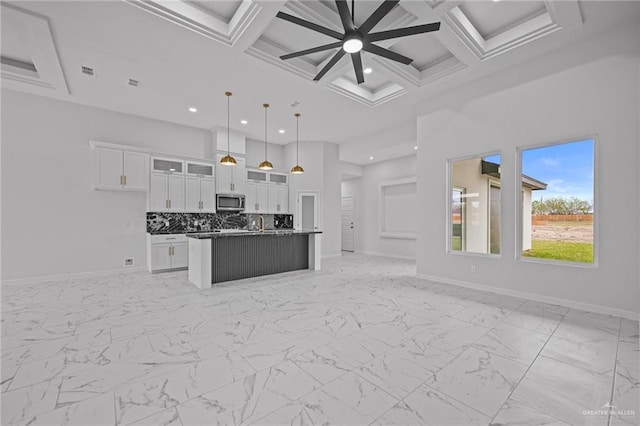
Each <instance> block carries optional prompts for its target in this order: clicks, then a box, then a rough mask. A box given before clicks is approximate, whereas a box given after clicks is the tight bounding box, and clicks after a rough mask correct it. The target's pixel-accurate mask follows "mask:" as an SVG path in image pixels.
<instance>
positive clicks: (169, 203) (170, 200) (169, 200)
mask: <svg viewBox="0 0 640 426" xmlns="http://www.w3.org/2000/svg"><path fill="white" fill-rule="evenodd" d="M169 208H171V200H169Z"/></svg>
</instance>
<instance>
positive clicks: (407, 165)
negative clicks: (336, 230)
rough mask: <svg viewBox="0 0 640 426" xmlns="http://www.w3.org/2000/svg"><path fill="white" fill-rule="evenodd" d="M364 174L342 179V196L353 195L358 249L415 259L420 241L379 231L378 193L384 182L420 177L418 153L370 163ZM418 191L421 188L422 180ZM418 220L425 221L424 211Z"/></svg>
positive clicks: (356, 245)
mask: <svg viewBox="0 0 640 426" xmlns="http://www.w3.org/2000/svg"><path fill="white" fill-rule="evenodd" d="M363 170H364V171H363V177H362V178H360V179H351V180H346V181H343V182H342V196H353V197H354V202H355V213H354V234H355V237H354V239H355V240H354V244H355V251H356V252H360V253H367V254H380V255H386V256H392V257H403V258H409V259H415V256H416V240H408V239H397V238H381V237H380V236H379V235H378V234H379V222H378V221H379V209H378V207H379V206H378V196H379V191H380V187H379V184H380V182H381V181H388V180H394V179H400V178H405V177H411V176H416V156H415V155H412V156H408V157H402V158H397V159H394V160H389V161H383V162H380V163H375V164H371V165H368V166H366V167H364V168H363ZM417 190H418V191H420V190H421V188H420V184H419V183H418V189H417ZM408 214H417V215H418V217H417V221H418V222H421V221H422V220H423V212H422V211H417V212H408Z"/></svg>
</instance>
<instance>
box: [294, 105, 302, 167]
mask: <svg viewBox="0 0 640 426" xmlns="http://www.w3.org/2000/svg"><path fill="white" fill-rule="evenodd" d="M293 115H295V117H296V165H295V166H293V167H292V168H291V173H293V174H294V175H301V174H303V173H304V169H303V168H302V166H300V161H299V158H298V156H299V155H300V128H299V125H298V121H299V119H300V113H299V112H296V113H295V114H293Z"/></svg>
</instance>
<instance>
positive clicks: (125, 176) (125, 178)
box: [122, 175, 127, 185]
mask: <svg viewBox="0 0 640 426" xmlns="http://www.w3.org/2000/svg"><path fill="white" fill-rule="evenodd" d="M122 177H123V178H124V184H125V185H126V184H127V175H124V176H122Z"/></svg>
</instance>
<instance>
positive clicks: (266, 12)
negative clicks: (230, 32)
mask: <svg viewBox="0 0 640 426" xmlns="http://www.w3.org/2000/svg"><path fill="white" fill-rule="evenodd" d="M285 3H286V0H259V1H255V0H253V1H252V0H244V1H243V2H242V5H241V6H240V8H239V9H238V11H237V12H236V14H235V15H234V16H233V19H232V20H231V22H230V23H229V24H232V23H233V24H235V25H238V24H237V23H236V22H234V21H235V20H236V19H238V20H240V19H242V17H243V16H246V15H247V13H246V12H245V10H247V9H248V8H250V7H252V6H254V5H255V6H259V7H258V9H257V11H256V13H255V14H254V15H252V16H251V22H250V25H244V26H243V31H242V32H241V33H239V34H238V36H237V37H236V39H235V41H234V46H235V47H237V48H238V49H239V50H241V51H243V52H244V51H246V50H247V49H249V48H250V47H251V46H252V45H253V44H254V43H255V42H256V40H258V39H259V38H260V36H261V35H262V33H264V32H265V30H266V29H267V27H268V26H269V24H270V23H271V21H273V19H275V17H276V14H277V13H278V12H279V11H280V10H282V7H283V6H284V4H285ZM236 17H237V18H236Z"/></svg>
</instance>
